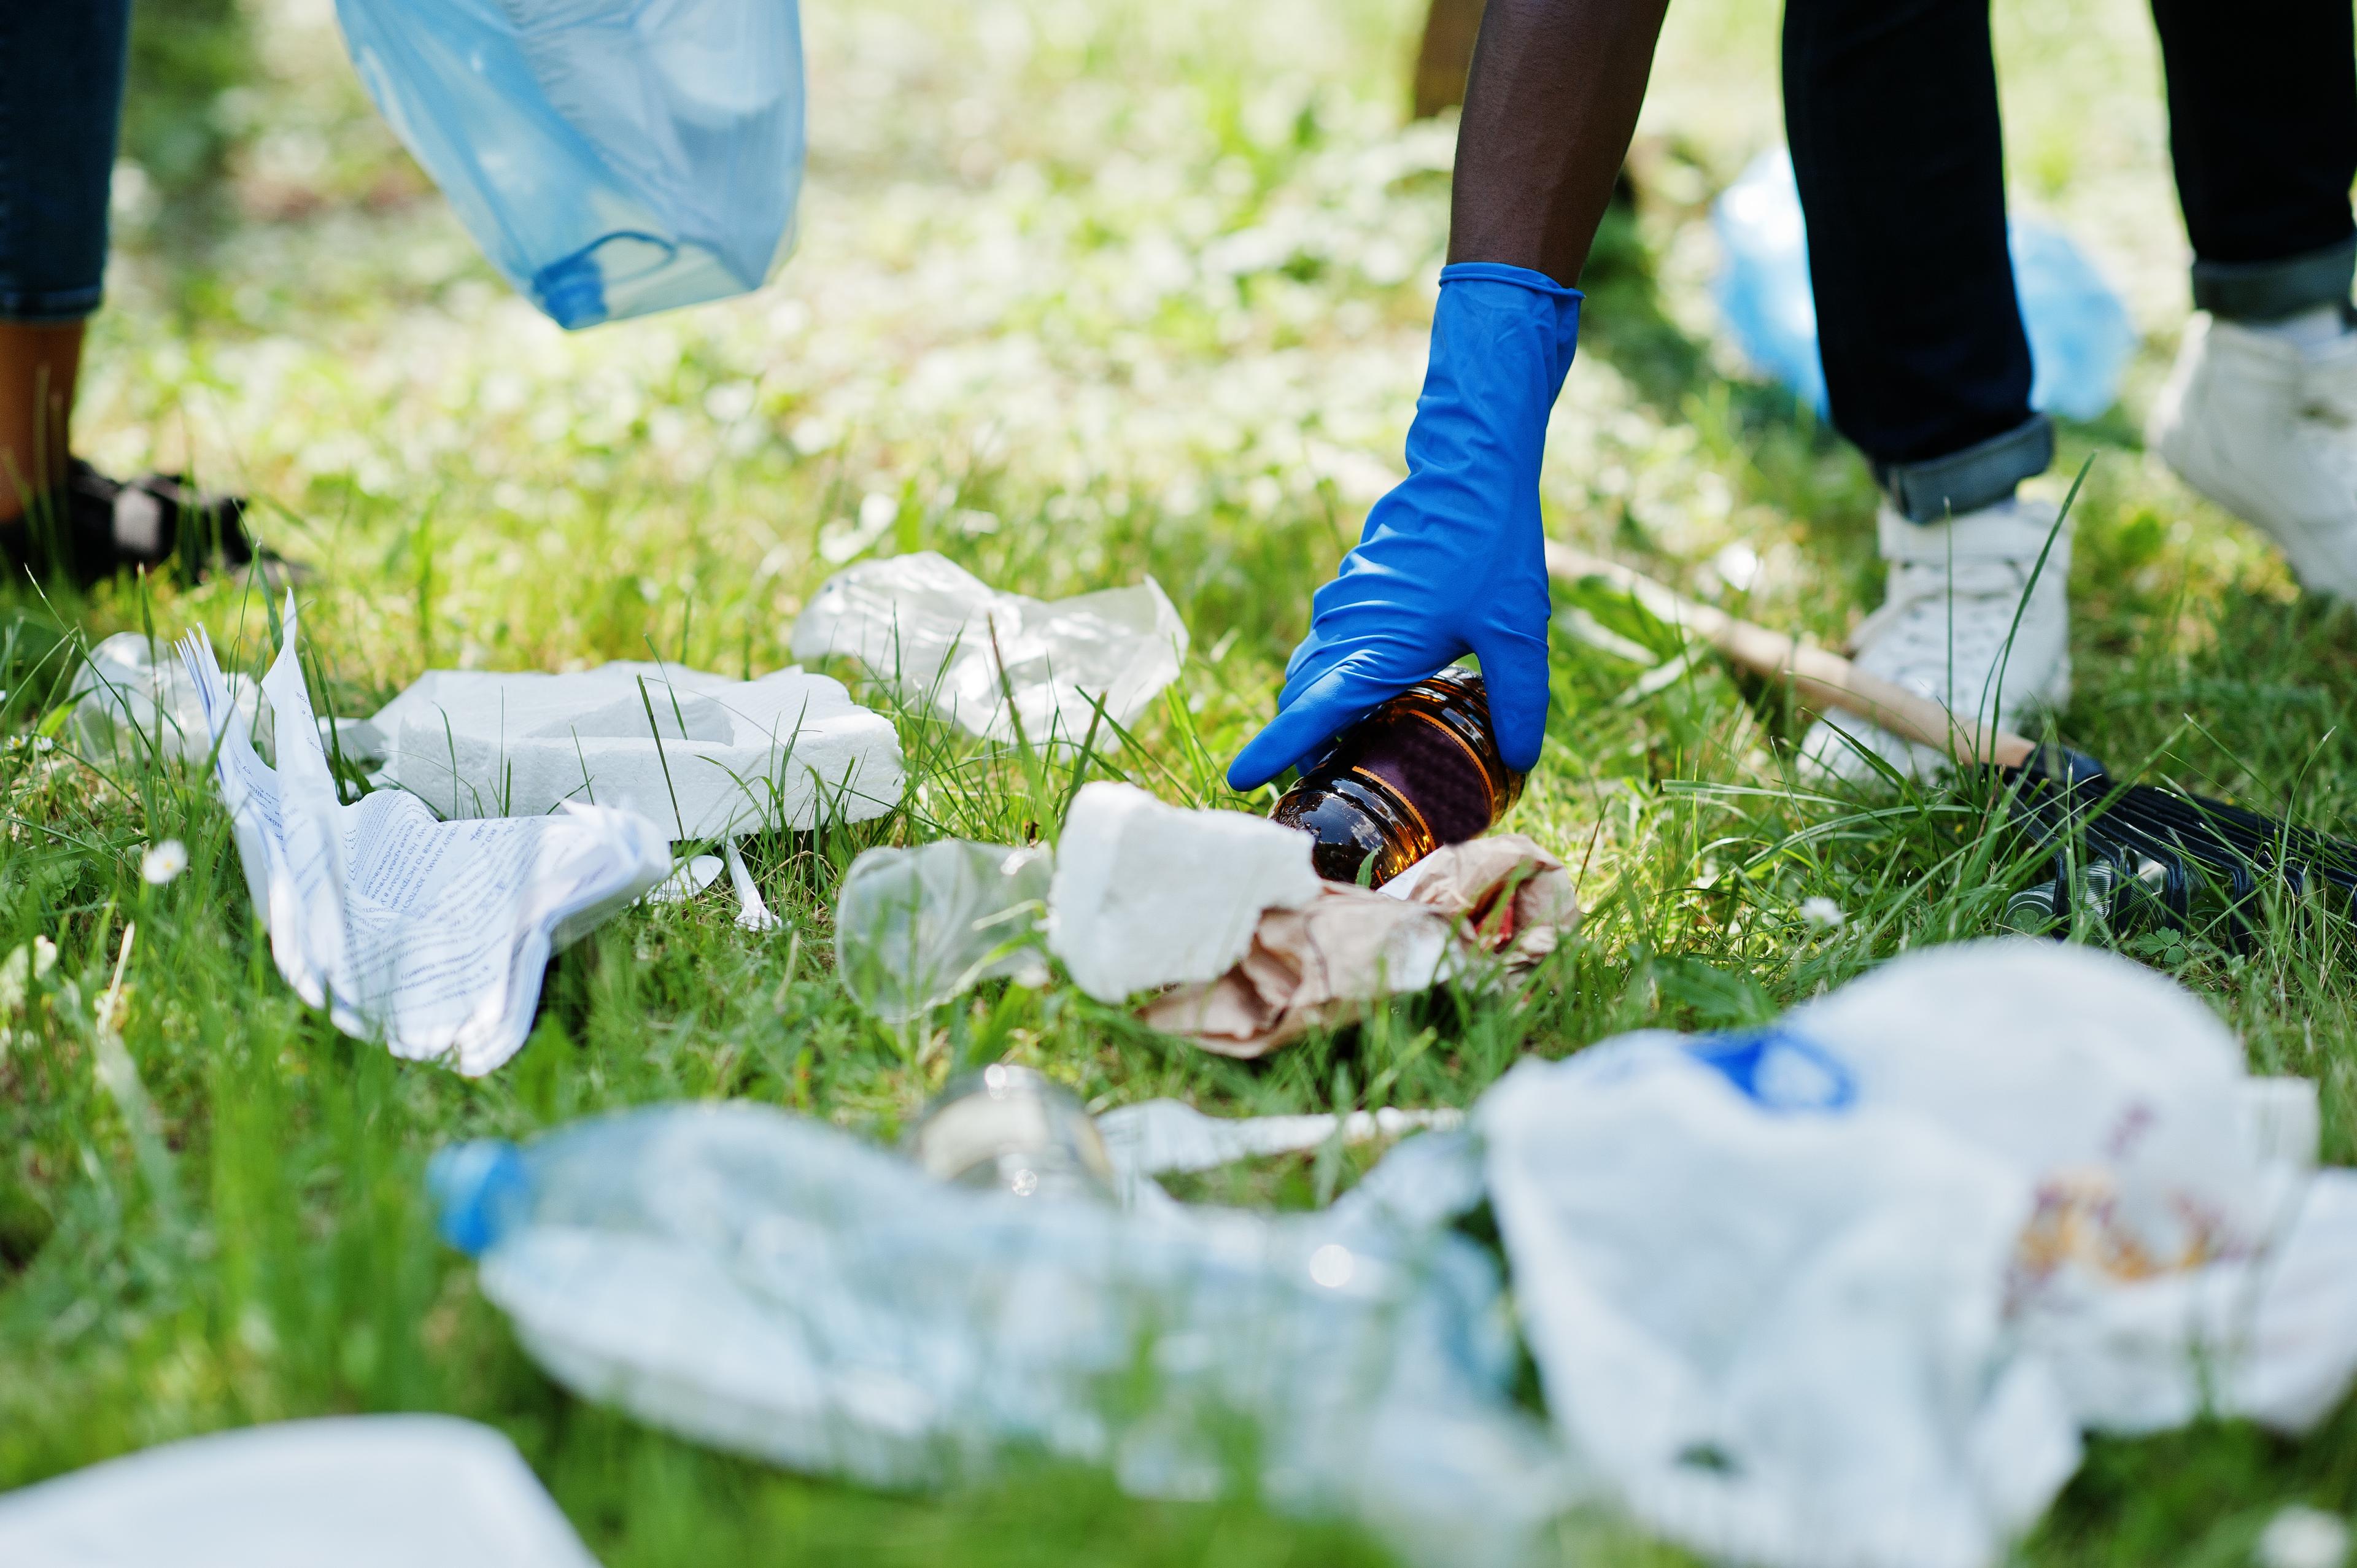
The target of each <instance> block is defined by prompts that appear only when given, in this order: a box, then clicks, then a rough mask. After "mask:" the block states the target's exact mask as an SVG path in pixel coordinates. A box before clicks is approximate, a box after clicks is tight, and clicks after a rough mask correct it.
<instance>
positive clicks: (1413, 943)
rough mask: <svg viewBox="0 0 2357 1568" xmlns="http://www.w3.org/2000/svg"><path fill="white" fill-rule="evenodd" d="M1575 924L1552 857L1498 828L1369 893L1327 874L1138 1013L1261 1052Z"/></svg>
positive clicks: (1515, 952) (1210, 1045)
mask: <svg viewBox="0 0 2357 1568" xmlns="http://www.w3.org/2000/svg"><path fill="white" fill-rule="evenodd" d="M1578 923H1579V905H1578V901H1577V899H1576V898H1575V897H1573V893H1572V885H1571V876H1570V874H1569V873H1568V872H1566V870H1565V869H1564V866H1563V863H1562V862H1561V861H1559V860H1557V859H1556V858H1555V856H1554V855H1552V854H1548V853H1547V851H1545V850H1544V849H1543V848H1541V847H1540V846H1539V845H1538V844H1537V843H1534V842H1533V841H1532V840H1530V839H1528V838H1525V837H1523V835H1521V834H1519V833H1501V834H1499V835H1497V836H1495V837H1492V838H1483V839H1475V840H1473V841H1472V842H1470V843H1461V844H1449V845H1447V846H1445V847H1443V848H1441V849H1439V850H1437V851H1435V852H1434V853H1433V854H1430V855H1427V856H1426V857H1425V858H1424V859H1423V860H1421V861H1418V862H1417V863H1416V864H1415V865H1413V866H1411V867H1409V868H1408V869H1407V870H1406V871H1405V872H1403V873H1401V874H1400V875H1398V876H1396V877H1394V879H1393V880H1392V881H1391V882H1390V883H1388V884H1386V885H1385V886H1384V887H1383V890H1382V891H1381V892H1369V891H1367V890H1366V889H1364V888H1359V887H1347V886H1341V885H1340V884H1337V883H1330V882H1329V883H1325V884H1322V885H1321V886H1320V887H1319V889H1318V897H1317V898H1316V899H1315V901H1313V902H1311V903H1309V904H1308V905H1307V906H1304V907H1302V908H1275V909H1269V910H1267V911H1265V913H1263V914H1262V916H1261V917H1260V921H1259V923H1258V925H1257V926H1256V927H1255V928H1254V932H1253V939H1252V944H1251V947H1250V948H1249V949H1248V950H1246V952H1245V953H1244V955H1243V958H1242V959H1241V960H1239V961H1237V963H1236V964H1235V966H1234V967H1233V968H1232V969H1230V970H1229V971H1228V972H1226V973H1225V974H1222V975H1221V976H1220V977H1219V978H1218V979H1216V980H1213V981H1210V982H1206V983H1199V984H1193V985H1184V986H1180V987H1179V988H1178V989H1176V990H1173V991H1169V992H1166V993H1163V994H1162V995H1160V996H1158V997H1157V998H1155V999H1154V1000H1153V1001H1152V1002H1149V1003H1147V1004H1146V1005H1145V1006H1144V1007H1143V1008H1141V1009H1140V1010H1139V1013H1138V1016H1139V1017H1140V1018H1141V1019H1143V1020H1144V1021H1145V1022H1146V1024H1148V1025H1150V1026H1153V1027H1155V1028H1157V1029H1160V1030H1162V1031H1163V1032H1164V1033H1166V1034H1172V1035H1182V1036H1186V1037H1187V1038H1189V1039H1191V1040H1193V1041H1194V1042H1195V1043H1196V1044H1197V1045H1200V1046H1201V1047H1204V1048H1205V1049H1206V1050H1211V1051H1217V1052H1219V1053H1220V1054H1221V1055H1222V1056H1232V1057H1257V1056H1265V1055H1266V1054H1267V1053H1268V1052H1270V1051H1273V1050H1275V1049H1276V1048H1277V1047H1279V1046H1283V1045H1286V1044H1287V1043H1289V1042H1291V1041H1293V1040H1296V1039H1298V1038H1299V1037H1300V1036H1303V1035H1306V1034H1308V1032H1309V1031H1310V1030H1312V1029H1315V1028H1319V1027H1326V1028H1332V1027H1336V1026H1340V1025H1343V1024H1347V1023H1349V1022H1351V1020H1353V1019H1355V1018H1356V1017H1358V1016H1359V1015H1360V1013H1361V1010H1362V1009H1363V1008H1364V1007H1365V1006H1366V1004H1368V1003H1371V1002H1374V1001H1377V1000H1379V999H1381V998H1383V997H1385V996H1392V995H1398V994H1402V993H1407V992H1413V991H1422V990H1426V989H1427V988H1429V987H1431V986H1434V985H1437V984H1439V983H1441V982H1443V981H1446V980H1452V979H1455V978H1457V977H1458V976H1459V975H1462V974H1465V973H1467V972H1469V968H1470V967H1471V964H1472V962H1473V961H1474V960H1475V959H1476V957H1477V956H1478V955H1479V954H1481V953H1488V954H1491V955H1493V956H1494V958H1496V959H1501V960H1503V961H1505V962H1506V963H1508V964H1525V963H1533V962H1535V961H1537V960H1538V959H1539V958H1540V957H1541V956H1543V955H1544V954H1545V953H1548V952H1551V951H1553V950H1554V949H1555V943H1556V942H1557V940H1560V938H1561V937H1562V936H1564V935H1566V934H1567V933H1568V932H1569V931H1571V930H1572V929H1575V928H1576V927H1577V925H1578Z"/></svg>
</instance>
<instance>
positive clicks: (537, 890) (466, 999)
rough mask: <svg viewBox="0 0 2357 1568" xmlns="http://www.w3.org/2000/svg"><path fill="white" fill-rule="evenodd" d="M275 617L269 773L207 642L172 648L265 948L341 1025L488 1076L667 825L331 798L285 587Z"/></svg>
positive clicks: (665, 868)
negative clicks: (195, 700) (562, 959)
mask: <svg viewBox="0 0 2357 1568" xmlns="http://www.w3.org/2000/svg"><path fill="white" fill-rule="evenodd" d="M284 626H285V642H284V644H283V645H282V646H281V647H280V649H279V651H278V657H277V658H276V659H275V660H273V661H272V663H271V666H270V670H269V672H268V673H266V674H265V675H264V676H263V678H262V692H263V695H264V696H265V697H267V698H268V699H269V700H270V706H271V708H272V710H273V711H274V712H275V713H276V714H277V715H278V717H279V720H280V722H279V725H278V739H279V746H278V766H277V767H276V768H271V767H269V766H267V765H265V764H264V762H263V760H262V758H261V757H259V756H257V755H256V754H255V752H254V749H253V745H252V743H251V740H250V738H249V734H248V730H247V726H246V722H245V719H244V716H243V715H242V714H240V713H239V712H238V710H237V708H236V706H235V704H234V703H233V702H232V700H231V695H230V690H229V682H228V680H227V678H226V677H225V676H224V675H223V674H222V673H221V666H220V664H219V663H218V661H217V660H215V658H214V656H213V650H212V642H211V640H210V639H209V638H208V637H207V636H206V635H205V633H204V632H203V631H202V630H201V629H199V630H198V631H196V632H194V633H192V634H191V635H190V636H189V637H188V638H187V639H184V640H183V642H182V643H181V645H180V657H181V660H182V661H183V663H184V664H185V666H186V668H187V671H188V678H189V681H190V682H191V683H192V684H193V685H194V687H195V688H196V691H197V693H198V696H199V701H200V702H201V703H203V713H204V723H205V725H206V729H207V736H208V740H207V744H208V746H210V748H211V749H212V752H213V773H214V778H215V780H216V782H217V783H218V784H219V785H220V787H221V803H222V805H223V806H225V807H226V808H227V809H228V811H229V815H230V821H231V824H232V826H233V828H234V831H235V833H236V838H237V851H238V859H239V860H240V861H241V862H242V865H243V866H244V868H245V881H246V887H247V890H248V891H249V892H250V893H251V894H252V895H253V908H254V912H255V914H256V915H258V916H260V917H261V918H262V921H263V923H264V926H266V927H267V928H268V929H269V932H270V953H271V957H272V958H273V959H274V961H276V963H277V965H278V972H279V973H280V974H281V975H283V976H284V977H285V981H286V983H287V984H288V985H290V986H292V987H293V988H294V990H295V993H296V995H298V996H300V997H302V998H303V1000H304V1001H305V1002H307V1003H308V1004H311V1005H312V1006H314V1007H323V1008H326V1009H328V1015H329V1016H330V1017H331V1018H332V1019H333V1020H334V1022H335V1026H336V1027H337V1028H339V1029H341V1030H342V1031H343V1032H344V1033H346V1034H348V1035H353V1036H359V1037H361V1038H381V1039H382V1040H383V1041H384V1042H385V1044H386V1046H387V1047H389V1048H390V1049H391V1050H392V1052H393V1055H395V1056H397V1057H404V1058H411V1059H414V1060H446V1061H447V1062H449V1064H450V1065H451V1066H452V1067H454V1068H455V1069H457V1071H459V1072H460V1073H462V1074H464V1075H466V1076H468V1077H469V1078H472V1077H476V1076H479V1075H480V1074H483V1073H487V1072H490V1071H491V1070H492V1069H495V1068H497V1067H498V1066H500V1063H502V1062H504V1061H506V1060H507V1059H508V1058H510V1057H512V1056H513V1055H515V1053H516V1052H517V1051H519V1050H521V1049H522V1047H523V1042H524V1038H525V1036H527V1035H528V1034H529V1033H530V1032H531V1028H532V1015H533V1005H534V1004H535V1003H537V1002H538V1000H539V998H540V983H541V976H542V974H543V973H544V971H545V970H546V969H547V966H548V960H549V955H550V954H551V953H553V952H554V951H555V950H558V949H559V948H562V947H564V946H565V945H566V944H567V943H569V942H572V941H574V940H577V939H578V938H580V937H581V936H583V935H585V934H587V932H588V931H589V930H590V929H593V928H594V927H596V926H597V924H598V923H599V922H600V921H602V920H604V919H606V918H608V917H609V916H611V915H612V914H614V913H615V912H616V911H618V910H619V909H621V908H624V907H625V906H627V905H629V904H630V902H631V901H633V900H634V899H636V898H637V897H639V896H640V894H641V893H644V892H645V891H646V890H647V889H648V888H650V887H652V886H655V885H656V884H657V883H659V882H661V881H662V879H663V877H664V875H665V874H666V873H668V872H669V871H670V869H671V861H670V857H669V855H668V854H665V853H664V830H662V828H659V827H657V826H656V824H655V823H654V822H652V821H651V820H649V819H648V818H646V817H642V816H640V815H639V814H637V813H636V812H632V811H623V810H621V809H619V808H618V807H615V806H610V805H600V806H584V805H576V804H573V803H571V802H568V803H567V804H566V806H565V810H564V811H561V812H559V813H556V814H554V815H550V816H538V817H502V818H493V819H491V820H489V821H479V822H436V820H435V818H434V813H433V812H432V811H429V810H428V809H427V808H426V805H425V802H424V801H423V800H419V799H418V798H417V797H416V796H414V795H411V794H407V793H405V792H404V791H402V790H399V789H379V790H377V791H375V792H374V793H372V794H370V795H367V796H364V797H363V798H362V799H361V800H359V801H357V802H356V803H354V804H351V805H346V804H344V803H343V802H342V800H341V799H340V794H339V789H338V786H337V783H336V780H335V778H334V776H333V775H332V774H331V773H330V772H329V770H328V757H327V752H326V749H325V748H324V747H323V746H321V745H320V743H319V735H318V728H317V721H316V720H315V719H314V717H313V716H312V710H311V699H310V694H309V693H308V692H307V690H306V688H305V686H304V682H303V671H302V668H301V666H300V665H299V663H298V662H297V660H296V639H297V635H298V630H297V625H296V609H295V596H294V595H293V594H292V593H289V594H288V595H287V596H286V612H285V620H284Z"/></svg>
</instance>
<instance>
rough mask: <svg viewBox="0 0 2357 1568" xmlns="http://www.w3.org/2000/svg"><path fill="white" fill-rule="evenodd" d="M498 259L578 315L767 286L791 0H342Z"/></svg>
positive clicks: (355, 57)
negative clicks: (765, 284)
mask: <svg viewBox="0 0 2357 1568" xmlns="http://www.w3.org/2000/svg"><path fill="white" fill-rule="evenodd" d="M336 13H337V16H338V18H339V20H340V21H341V22H342V24H343V29H344V39H345V42H346V43H347V44H348V45H349V46H350V49H351V54H352V64H353V65H354V67H355V68H357V69H358V70H359V71H360V76H361V81H362V82H364V83H366V84H367V87H368V90H369V93H370V96H371V97H373V98H374V99H375V100H376V104H377V107H378V108H379V109H380V110H382V112H383V113H384V117H385V119H386V120H388V121H389V122H391V123H392V125H393V130H394V132H395V133H396V134H399V135H400V137H401V139H402V141H403V142H404V144H406V145H407V146H408V148H409V150H410V152H411V154H412V155H413V156H415V157H416V159H417V161H418V162H419V163H420V164H423V165H424V166H425V171H426V172H427V173H428V174H430V175H432V176H433V177H434V180H435V183H436V184H437V185H439V186H440V187H441V188H442V190H443V193H444V194H445V195H446V196H447V197H448V198H449V199H450V204H451V206H452V207H454V208H456V209H457V213H458V217H459V220H461V221H462V222H464V223H465V224H466V226H467V230H468V232H469V233H471V234H473V235H474V237H475V242H476V243H477V244H479V245H480V246H481V247H482V248H483V253H484V254H485V255H487V256H489V257H490V260H491V263H492V264H493V265H494V266H496V267H498V268H499V269H500V272H501V273H503V274H506V275H507V278H508V280H509V281H510V282H511V283H512V284H514V285H515V286H516V288H517V289H518V290H519V291H521V292H522V294H524V295H526V296H527V297H528V298H530V299H531V300H532V301H533V303H534V304H535V305H537V306H540V307H541V309H543V310H544V311H546V312H547V313H548V314H549V315H550V316H551V317H554V319H555V321H556V322H557V324H558V325H559V326H562V327H567V328H580V327H593V326H595V325H597V323H598V322H600V321H611V320H616V319H619V318H620V317H629V316H643V315H645V314H647V313H648V312H650V311H655V310H668V309H670V308H672V307H673V306H682V305H694V304H696V303H699V302H701V301H704V300H710V299H720V298H724V297H726V296H727V295H736V294H743V293H745V292H746V291H748V290H749V289H755V288H759V287H760V286H761V285H762V284H764V283H766V282H768V281H769V279H770V276H771V275H772V274H775V273H776V271H777V269H778V267H779V266H780V264H781V263H783V262H784V261H785V258H786V255H787V253H788V252H790V251H791V249H792V248H793V241H794V205H795V201H796V199H797V198H799V196H800V195H801V193H802V156H803V135H802V21H801V15H800V12H799V11H798V10H797V8H796V5H795V0H336Z"/></svg>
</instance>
